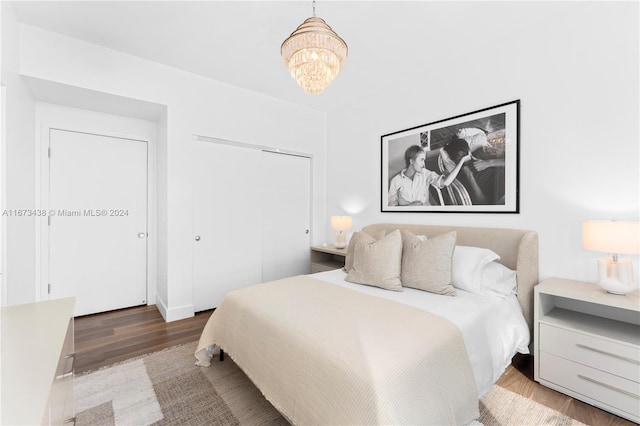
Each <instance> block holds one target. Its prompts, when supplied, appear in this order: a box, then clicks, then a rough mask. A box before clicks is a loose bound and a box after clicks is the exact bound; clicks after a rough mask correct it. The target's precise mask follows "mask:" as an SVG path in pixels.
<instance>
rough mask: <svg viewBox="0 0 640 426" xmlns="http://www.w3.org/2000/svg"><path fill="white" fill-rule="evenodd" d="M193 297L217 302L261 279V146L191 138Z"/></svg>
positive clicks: (205, 303)
mask: <svg viewBox="0 0 640 426" xmlns="http://www.w3.org/2000/svg"><path fill="white" fill-rule="evenodd" d="M194 144H195V147H194V149H195V152H194V163H195V164H194V176H193V188H194V192H193V200H194V204H193V231H194V232H193V276H194V281H193V301H194V305H195V310H196V311H202V310H205V309H211V308H213V307H216V306H218V305H219V303H220V301H221V300H222V298H223V296H224V295H225V294H226V293H228V292H229V291H231V290H234V289H236V288H240V287H244V286H247V285H250V284H256V283H259V282H260V281H261V279H262V244H261V234H262V232H261V229H262V228H261V205H260V204H261V203H260V199H261V185H260V183H261V181H262V176H261V173H260V171H261V169H262V168H261V161H262V155H261V151H259V150H255V149H247V148H242V147H236V146H229V145H224V144H219V143H212V142H199V141H198V142H194Z"/></svg>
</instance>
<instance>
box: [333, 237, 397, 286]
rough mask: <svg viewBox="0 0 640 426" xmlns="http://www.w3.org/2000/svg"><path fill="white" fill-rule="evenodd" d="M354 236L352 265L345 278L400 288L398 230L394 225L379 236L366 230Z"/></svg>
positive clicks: (355, 281)
mask: <svg viewBox="0 0 640 426" xmlns="http://www.w3.org/2000/svg"><path fill="white" fill-rule="evenodd" d="M357 238H358V239H357V241H355V242H354V247H353V266H352V267H351V269H350V270H349V273H348V274H347V277H346V278H345V280H347V281H349V282H352V283H356V284H366V285H371V286H375V287H380V288H384V289H386V290H394V291H402V282H401V281H400V268H401V263H402V236H401V235H400V231H399V230H397V229H396V230H395V231H393V232H391V233H390V234H387V235H385V236H384V237H382V238H380V239H379V240H376V239H375V238H374V237H372V236H371V235H369V234H367V233H365V232H360V235H359V236H358V237H357ZM352 239H353V238H352Z"/></svg>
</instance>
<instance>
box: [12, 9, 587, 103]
mask: <svg viewBox="0 0 640 426" xmlns="http://www.w3.org/2000/svg"><path fill="white" fill-rule="evenodd" d="M576 3H577V2H521V1H493V2H483V1H468V2H462V1H406V2H405V1H341V0H334V1H331V0H326V1H322V0H320V1H318V2H317V3H316V14H317V16H318V17H321V18H323V19H325V20H326V21H327V23H328V24H329V25H330V26H331V27H332V28H333V29H334V31H336V32H337V33H338V35H340V36H341V37H342V38H343V39H344V40H345V41H346V42H347V44H348V45H349V57H348V59H347V64H346V67H345V69H344V70H343V71H342V72H341V73H340V74H339V75H338V77H337V78H336V79H335V80H334V82H333V83H332V84H331V86H329V88H328V89H327V90H325V92H324V93H323V94H321V95H315V96H312V95H307V94H305V93H304V92H303V91H302V89H301V88H300V87H299V86H298V85H297V84H296V83H295V81H294V80H293V79H292V78H291V77H290V75H289V73H288V71H287V70H286V69H285V67H284V65H283V62H282V58H281V57H280V45H281V43H282V42H283V41H284V39H285V38H287V37H288V36H289V34H290V33H291V32H293V30H295V28H296V27H297V26H298V25H299V24H301V23H302V21H303V20H304V19H306V18H308V17H309V16H311V15H312V3H311V1H310V0H308V1H295V0H294V1H193V2H191V1H42V2H40V1H16V2H12V4H13V6H14V8H15V11H16V14H17V17H18V20H19V21H20V22H23V23H26V24H30V25H34V26H38V27H42V28H45V29H48V30H51V31H54V32H57V33H61V34H64V35H67V36H71V37H74V38H78V39H81V40H85V41H88V42H91V43H95V44H98V45H101V46H105V47H108V48H111V49H115V50H118V51H121V52H124V53H128V54H131V55H135V56H139V57H142V58H145V59H148V60H151V61H155V62H158V63H162V64H166V65H169V66H172V67H175V68H180V69H183V70H186V71H190V72H193V73H196V74H200V75H203V76H206V77H210V78H212V79H215V80H218V81H221V82H225V83H228V84H231V85H234V86H239V87H243V88H246V89H248V90H251V91H255V92H259V93H263V94H266V95H269V96H273V97H276V98H280V99H283V100H286V101H289V102H293V103H296V104H299V105H303V106H306V107H308V108H312V109H315V110H320V111H330V110H332V109H335V108H339V107H340V106H342V105H345V104H346V103H347V102H349V100H351V99H359V98H365V97H367V96H369V95H370V93H371V92H372V91H380V90H393V87H394V85H396V84H398V83H399V82H401V81H403V80H405V81H406V80H407V79H408V78H409V77H412V76H414V77H421V76H424V77H428V75H429V70H430V69H433V68H434V67H438V66H449V65H448V64H453V63H456V64H459V65H461V66H466V64H464V61H463V57H464V53H465V52H469V51H471V50H472V49H484V50H486V51H487V56H488V58H490V53H491V46H492V44H493V43H497V42H500V40H504V39H505V37H508V35H509V34H510V33H513V32H515V31H518V30H520V29H521V28H522V27H529V26H535V27H534V28H540V30H541V31H542V30H543V25H541V24H542V23H543V22H544V20H545V18H548V17H549V15H550V14H556V13H559V12H561V11H563V10H564V9H566V8H567V7H571V5H575V4H576ZM460 58H462V61H461V60H460ZM456 61H457V62H456Z"/></svg>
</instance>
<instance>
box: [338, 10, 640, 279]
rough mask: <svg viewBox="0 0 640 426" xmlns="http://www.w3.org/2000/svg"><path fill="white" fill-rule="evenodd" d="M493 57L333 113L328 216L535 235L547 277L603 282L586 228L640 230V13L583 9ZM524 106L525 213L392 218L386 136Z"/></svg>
mask: <svg viewBox="0 0 640 426" xmlns="http://www.w3.org/2000/svg"><path fill="white" fill-rule="evenodd" d="M495 22H499V17H496V20H495ZM479 30H481V29H479ZM442 42H443V43H446V37H443V39H442ZM485 47H486V48H481V49H476V50H474V51H469V52H456V53H457V56H455V57H451V58H437V59H438V60H434V65H433V66H432V67H430V68H429V69H420V70H417V71H418V72H416V73H415V74H403V75H402V76H398V78H396V79H394V80H393V81H388V82H382V84H380V85H379V86H378V87H375V88H373V89H372V91H371V95H370V96H369V97H368V98H366V99H357V100H354V101H353V102H352V103H351V104H349V105H347V106H345V107H344V108H342V109H340V110H336V111H332V112H330V113H329V114H328V117H327V121H328V134H327V138H328V168H329V170H332V173H331V174H329V175H328V176H327V194H328V197H327V211H328V214H329V215H331V214H345V213H353V216H354V229H359V228H361V227H362V226H364V225H366V224H368V223H372V222H400V223H425V224H452V225H461V226H488V227H512V228H523V229H532V230H535V231H537V232H538V233H539V237H540V276H541V278H546V277H550V276H559V277H566V278H573V279H584V280H588V281H595V280H596V276H597V275H596V274H597V266H596V261H595V259H597V258H598V257H602V256H604V254H602V253H593V252H587V251H585V250H583V249H582V247H581V223H582V221H583V220H585V219H619V220H639V217H638V216H639V192H640V178H639V171H638V170H639V167H638V165H639V148H638V147H639V143H638V141H639V136H640V135H639V131H638V130H639V129H638V117H639V113H640V111H639V108H638V94H639V74H638V63H639V46H638V3H637V2H624V3H621V2H619V3H610V2H575V3H574V4H573V5H572V6H571V7H568V8H565V9H564V11H563V12H562V13H560V14H558V15H556V16H548V20H547V21H546V22H545V23H544V25H543V26H536V27H526V28H522V29H521V30H520V31H519V32H517V33H513V34H509V36H508V37H505V38H504V39H501V40H497V41H495V42H494V43H492V44H491V45H487V46H485ZM425 53H426V52H416V54H425ZM434 59H435V58H434ZM385 65H387V66H392V64H391V65H389V64H384V63H381V64H380V66H385ZM392 72H393V71H392V70H391V69H390V71H389V74H390V75H392ZM514 99H521V111H520V113H521V116H520V119H521V127H520V138H521V141H520V161H521V163H520V164H521V165H520V167H521V169H520V214H511V215H505V214H501V215H497V214H442V213H418V214H414V213H404V214H398V213H384V214H383V213H381V212H380V168H381V165H380V136H381V135H384V134H387V133H391V132H394V131H398V130H402V129H406V128H410V127H414V126H417V125H421V124H426V123H429V122H433V121H437V120H440V119H445V118H447V117H453V116H456V115H459V114H464V113H466V112H471V111H475V110H478V109H481V108H485V107H490V106H492V105H497V104H501V103H504V102H508V101H511V100H514ZM332 238H333V237H332V236H331V234H330V232H329V231H328V232H327V235H326V239H327V240H331V239H332ZM632 258H633V259H634V260H635V266H634V268H635V271H636V275H637V272H638V257H637V256H635V257H632Z"/></svg>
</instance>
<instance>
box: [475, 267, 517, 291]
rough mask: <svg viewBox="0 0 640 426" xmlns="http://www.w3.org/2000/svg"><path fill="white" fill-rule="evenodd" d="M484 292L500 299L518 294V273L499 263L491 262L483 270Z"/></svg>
mask: <svg viewBox="0 0 640 426" xmlns="http://www.w3.org/2000/svg"><path fill="white" fill-rule="evenodd" d="M481 282H482V284H481V285H482V292H483V294H492V295H497V296H500V297H506V296H508V295H510V294H517V292H518V281H517V279H516V271H514V270H512V269H509V268H507V267H506V266H504V265H503V264H501V263H498V262H489V263H488V264H487V265H486V266H485V267H484V269H483V270H482V278H481Z"/></svg>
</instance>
